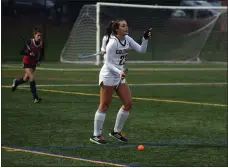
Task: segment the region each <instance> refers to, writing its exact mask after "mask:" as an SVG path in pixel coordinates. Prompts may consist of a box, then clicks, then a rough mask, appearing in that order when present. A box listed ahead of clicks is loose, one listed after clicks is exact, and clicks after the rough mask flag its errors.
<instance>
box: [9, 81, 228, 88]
mask: <svg viewBox="0 0 228 168" xmlns="http://www.w3.org/2000/svg"><path fill="white" fill-rule="evenodd" d="M128 85H129V86H133V87H140V86H224V85H227V83H225V82H214V83H145V84H144V83H141V84H140V83H139V84H128ZM36 86H37V87H98V86H99V85H98V84H56V85H55V84H47V85H36ZM7 87H11V86H7ZM19 87H21V88H29V87H30V86H29V85H20V86H19Z"/></svg>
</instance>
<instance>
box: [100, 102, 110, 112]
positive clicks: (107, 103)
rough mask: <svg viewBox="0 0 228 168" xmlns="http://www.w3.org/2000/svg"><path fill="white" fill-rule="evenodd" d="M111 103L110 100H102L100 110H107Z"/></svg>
mask: <svg viewBox="0 0 228 168" xmlns="http://www.w3.org/2000/svg"><path fill="white" fill-rule="evenodd" d="M109 105H110V102H108V101H105V102H102V103H100V105H99V110H100V111H107V110H108V108H109Z"/></svg>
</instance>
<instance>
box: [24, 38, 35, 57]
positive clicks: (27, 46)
mask: <svg viewBox="0 0 228 168" xmlns="http://www.w3.org/2000/svg"><path fill="white" fill-rule="evenodd" d="M23 41H24V44H25V46H26V48H27V49H28V50H29V52H30V53H33V52H32V50H31V48H30V47H29V45H28V44H27V42H26V40H25V38H24V37H23ZM31 56H35V55H31Z"/></svg>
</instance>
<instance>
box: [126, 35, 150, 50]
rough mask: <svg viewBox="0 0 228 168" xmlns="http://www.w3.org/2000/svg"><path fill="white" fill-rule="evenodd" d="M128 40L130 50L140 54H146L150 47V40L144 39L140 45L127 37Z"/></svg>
mask: <svg viewBox="0 0 228 168" xmlns="http://www.w3.org/2000/svg"><path fill="white" fill-rule="evenodd" d="M126 39H127V40H128V41H129V45H130V48H131V49H133V50H135V51H137V52H140V53H145V52H146V49H147V45H148V40H146V39H145V38H144V37H143V39H142V44H141V45H139V44H138V43H137V42H135V40H133V39H132V38H131V37H130V36H126Z"/></svg>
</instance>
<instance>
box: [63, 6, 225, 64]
mask: <svg viewBox="0 0 228 168" xmlns="http://www.w3.org/2000/svg"><path fill="white" fill-rule="evenodd" d="M115 19H126V21H127V22H128V24H129V35H130V36H131V37H132V38H133V39H135V40H136V41H137V42H139V43H140V40H141V37H142V33H143V31H144V30H145V29H147V28H149V27H152V28H153V31H152V38H151V39H150V41H149V44H148V50H147V53H146V54H138V53H135V52H131V53H130V54H129V55H130V56H129V60H128V63H202V62H205V63H226V62H227V38H226V36H227V28H226V30H225V31H224V30H221V25H226V27H227V7H214V6H197V7H195V6H194V7H190V6H158V5H138V4H137V5H136V4H120V3H103V2H99V3H97V4H96V5H84V6H83V7H82V9H81V11H80V13H79V16H78V18H77V19H76V21H75V24H74V25H73V27H72V30H71V32H70V35H69V38H68V40H67V42H66V44H65V46H64V48H63V50H62V53H61V56H60V61H61V62H63V63H79V64H83V63H90V64H96V65H99V64H100V63H101V62H102V60H103V58H102V57H101V56H99V55H97V56H96V57H91V58H88V59H82V60H79V59H78V57H79V56H80V55H91V54H95V53H99V52H100V48H101V40H102V38H103V35H104V30H105V28H106V27H107V24H108V22H109V21H111V20H115ZM223 27H224V26H223Z"/></svg>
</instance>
